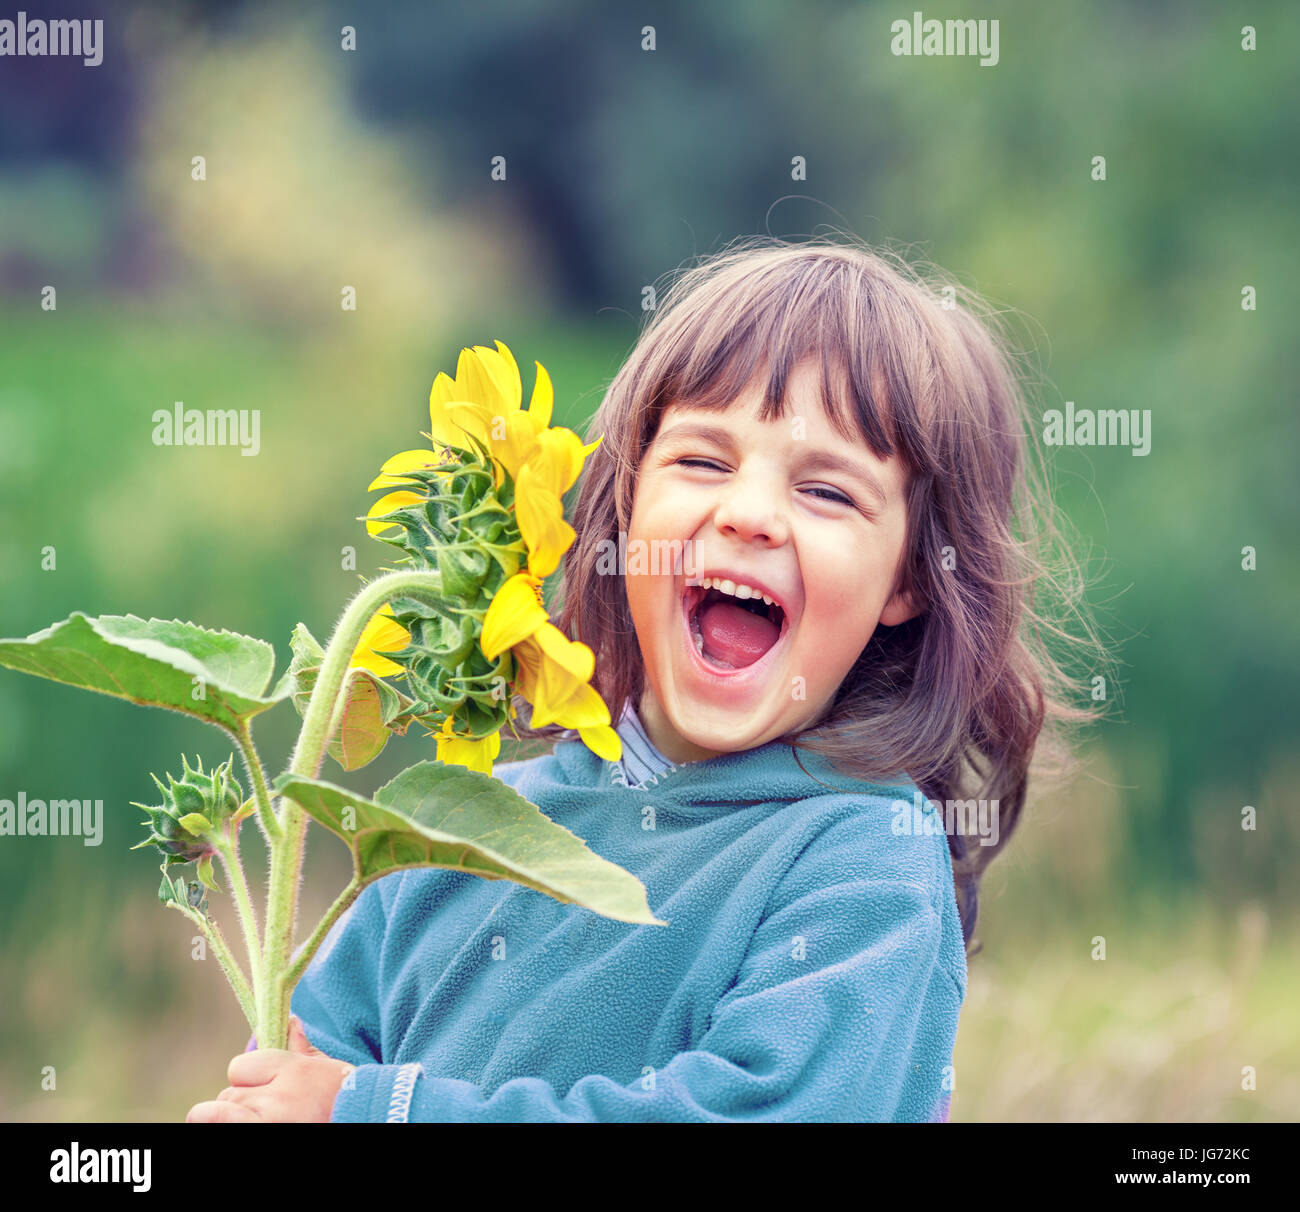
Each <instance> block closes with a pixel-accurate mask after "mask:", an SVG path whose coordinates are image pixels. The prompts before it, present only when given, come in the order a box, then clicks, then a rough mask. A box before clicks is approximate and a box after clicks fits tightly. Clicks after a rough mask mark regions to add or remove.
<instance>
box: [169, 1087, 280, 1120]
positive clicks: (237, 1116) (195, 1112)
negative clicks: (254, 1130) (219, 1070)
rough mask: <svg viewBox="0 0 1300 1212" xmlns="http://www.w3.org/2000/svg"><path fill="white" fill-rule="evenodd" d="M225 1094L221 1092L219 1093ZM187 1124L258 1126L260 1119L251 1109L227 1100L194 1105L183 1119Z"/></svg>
mask: <svg viewBox="0 0 1300 1212" xmlns="http://www.w3.org/2000/svg"><path fill="white" fill-rule="evenodd" d="M221 1093H222V1094H225V1093H226V1092H225V1091H224V1090H223V1091H222V1092H221ZM185 1122H186V1123H187V1124H260V1123H261V1122H262V1117H261V1116H260V1115H258V1113H257V1112H256V1111H254V1110H253V1109H252V1108H251V1107H245V1106H244V1105H243V1104H242V1103H236V1102H231V1101H230V1100H229V1099H220V1101H213V1102H206V1103H195V1104H194V1106H192V1107H191V1108H190V1111H189V1114H188V1115H187V1116H186V1117H185Z"/></svg>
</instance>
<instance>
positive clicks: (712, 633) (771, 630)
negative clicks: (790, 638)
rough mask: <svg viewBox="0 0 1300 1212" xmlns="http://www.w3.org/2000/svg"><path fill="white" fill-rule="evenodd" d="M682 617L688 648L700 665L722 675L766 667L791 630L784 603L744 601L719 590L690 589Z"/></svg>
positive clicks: (687, 589) (686, 596)
mask: <svg viewBox="0 0 1300 1212" xmlns="http://www.w3.org/2000/svg"><path fill="white" fill-rule="evenodd" d="M682 616H683V620H684V622H685V631H686V645H687V647H688V649H689V650H690V651H691V653H692V654H693V655H694V657H695V659H696V661H697V663H698V665H699V667H700V668H702V669H703V670H704V671H706V672H708V673H710V674H713V675H716V676H720V677H735V676H738V675H741V674H746V673H748V672H750V671H751V670H753V671H755V672H758V671H760V670H762V669H764V668H766V667H767V666H768V665H770V664H771V663H772V661H773V660H774V659H775V654H776V653H777V652H778V650H780V649H781V648H782V646H783V643H784V641H785V639H786V636H787V635H788V633H789V630H790V620H789V618H788V616H787V614H786V612H785V610H784V609H783V608H782V607H781V605H780V604H779V603H777V602H770V603H769V602H766V601H764V600H763V598H761V597H749V598H742V597H739V596H737V595H735V594H729V593H725V592H724V591H723V590H721V589H719V588H717V587H714V586H710V587H708V588H706V587H704V586H702V585H688V586H687V587H686V591H685V593H683V595H682Z"/></svg>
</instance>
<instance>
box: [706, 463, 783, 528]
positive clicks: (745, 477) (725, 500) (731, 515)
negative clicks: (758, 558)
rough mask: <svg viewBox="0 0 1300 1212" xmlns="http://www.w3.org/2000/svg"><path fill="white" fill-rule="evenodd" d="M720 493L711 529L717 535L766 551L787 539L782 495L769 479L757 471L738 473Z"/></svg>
mask: <svg viewBox="0 0 1300 1212" xmlns="http://www.w3.org/2000/svg"><path fill="white" fill-rule="evenodd" d="M721 493H722V495H721V498H720V499H719V501H718V505H717V508H716V509H715V510H714V511H713V525H714V526H715V527H716V528H717V530H718V533H719V534H724V535H732V536H734V537H735V538H738V539H741V540H743V541H744V542H746V543H766V544H767V545H768V546H770V547H780V546H781V544H782V543H785V542H786V541H787V540H788V539H789V537H790V523H789V521H788V520H787V518H786V516H785V513H784V506H783V505H782V502H783V500H784V495H783V492H782V490H781V487H780V485H778V484H777V483H776V481H775V480H774V479H773V478H771V477H768V476H764V475H763V474H762V473H760V472H757V471H754V472H750V473H748V474H746V473H745V472H740V473H738V474H736V475H734V476H732V477H730V478H729V480H728V483H727V485H726V487H725V488H723V489H721Z"/></svg>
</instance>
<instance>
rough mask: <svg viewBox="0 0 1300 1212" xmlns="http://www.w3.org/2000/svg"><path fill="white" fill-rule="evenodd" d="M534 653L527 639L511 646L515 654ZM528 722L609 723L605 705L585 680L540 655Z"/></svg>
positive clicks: (569, 725)
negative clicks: (520, 643) (530, 716)
mask: <svg viewBox="0 0 1300 1212" xmlns="http://www.w3.org/2000/svg"><path fill="white" fill-rule="evenodd" d="M530 649H531V650H532V652H534V653H535V652H537V648H536V646H535V645H534V644H533V642H532V641H531V640H529V641H527V642H526V643H525V644H522V645H520V647H518V648H516V649H515V654H516V656H517V655H518V654H519V653H521V652H525V651H528V650H530ZM531 701H532V704H533V716H532V722H533V723H534V724H536V725H537V726H538V727H541V726H543V725H545V724H559V725H560V726H561V727H563V728H591V727H595V726H596V725H597V724H606V725H607V724H608V723H609V708H608V707H606V706H605V701H604V700H603V699H602V698H601V697H600V695H598V694H597V693H596V691H595V690H594V689H592V687H591V686H589V685H588V684H587V683H586V682H580V681H579V680H578V679H577V678H575V677H573V676H572V675H571V674H569V673H568V672H566V671H565V670H564V669H563V668H562V667H561V666H559V665H556V664H554V663H553V662H551V661H548V660H546V659H545V658H543V659H542V660H541V662H540V668H539V669H538V672H537V677H536V681H535V686H534V698H533V699H532V700H531Z"/></svg>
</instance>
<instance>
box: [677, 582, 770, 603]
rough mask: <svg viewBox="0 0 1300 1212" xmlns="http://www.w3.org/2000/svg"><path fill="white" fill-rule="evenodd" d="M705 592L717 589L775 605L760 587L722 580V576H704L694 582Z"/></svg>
mask: <svg viewBox="0 0 1300 1212" xmlns="http://www.w3.org/2000/svg"><path fill="white" fill-rule="evenodd" d="M696 583H697V584H698V585H700V586H702V587H703V588H704V590H705V591H706V592H707V591H708V590H710V589H717V590H719V591H720V592H722V593H728V594H730V595H731V596H732V597H733V598H762V599H763V601H765V602H766V603H767V604H768V605H769V606H775V605H776V602H775V601H774V600H773V599H772V598H770V597H768V596H767V594H765V593H764V592H763V591H762V590H761V589H755V588H754V587H753V586H752V585H737V584H736V582H735V581H728V580H724V579H723V578H722V577H704V578H703V579H702V580H700V581H698V582H696Z"/></svg>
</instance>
